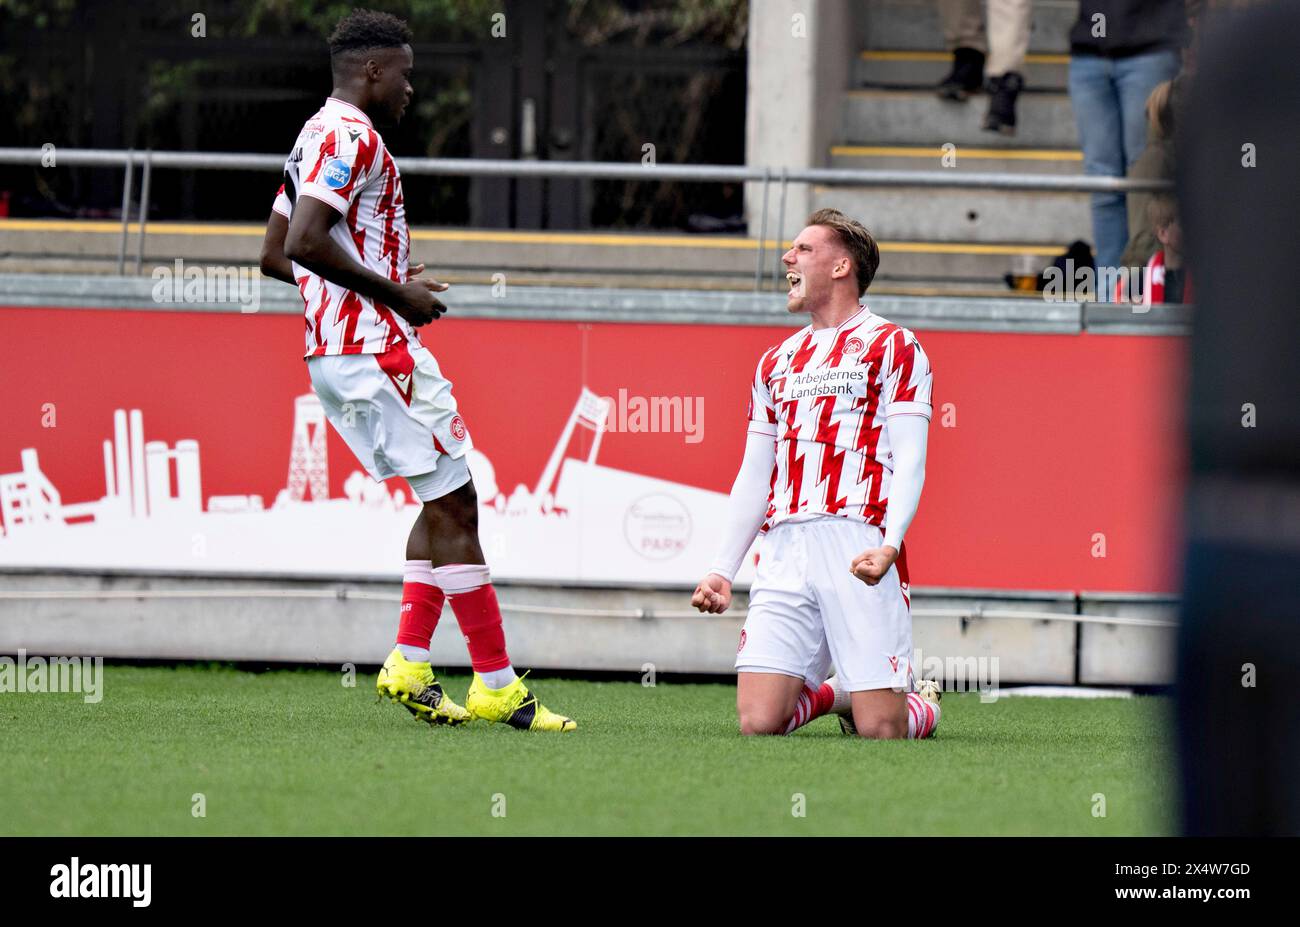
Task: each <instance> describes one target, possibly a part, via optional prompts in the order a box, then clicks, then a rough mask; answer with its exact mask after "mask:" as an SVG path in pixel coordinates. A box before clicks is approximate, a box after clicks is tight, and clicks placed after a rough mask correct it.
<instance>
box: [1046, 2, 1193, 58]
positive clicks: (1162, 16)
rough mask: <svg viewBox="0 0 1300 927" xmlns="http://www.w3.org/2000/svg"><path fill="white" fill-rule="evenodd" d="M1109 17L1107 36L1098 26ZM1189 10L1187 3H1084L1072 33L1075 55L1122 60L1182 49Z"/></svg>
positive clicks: (1071, 48)
mask: <svg viewBox="0 0 1300 927" xmlns="http://www.w3.org/2000/svg"><path fill="white" fill-rule="evenodd" d="M1097 14H1101V15H1102V16H1104V17H1105V19H1104V20H1101V21H1099V22H1101V23H1102V24H1104V26H1105V29H1104V32H1105V35H1102V36H1094V35H1093V32H1094V31H1101V30H1099V29H1098V27H1097V25H1096V24H1095V23H1094V18H1095V17H1096V16H1097ZM1186 35H1187V11H1186V9H1185V8H1184V5H1183V0H1080V2H1079V18H1078V19H1077V20H1075V23H1074V28H1072V29H1071V30H1070V50H1071V52H1073V53H1074V54H1085V55H1087V54H1091V55H1105V56H1106V57H1108V58H1122V57H1125V56H1128V55H1137V54H1140V53H1142V52H1153V51H1161V50H1163V49H1171V48H1172V49H1178V48H1182V47H1183V45H1184V44H1186Z"/></svg>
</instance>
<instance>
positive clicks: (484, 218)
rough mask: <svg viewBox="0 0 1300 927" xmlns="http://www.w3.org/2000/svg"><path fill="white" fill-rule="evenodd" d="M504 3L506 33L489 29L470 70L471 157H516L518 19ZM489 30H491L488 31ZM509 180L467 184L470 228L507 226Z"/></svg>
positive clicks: (490, 179) (478, 179) (476, 180)
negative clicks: (515, 114)
mask: <svg viewBox="0 0 1300 927" xmlns="http://www.w3.org/2000/svg"><path fill="white" fill-rule="evenodd" d="M519 5H520V4H518V3H514V2H511V3H507V4H506V11H505V12H506V19H505V22H504V26H505V35H504V36H495V35H492V33H491V32H490V31H489V32H488V34H487V37H486V38H484V39H483V41H482V42H481V43H480V44H479V48H480V58H479V61H478V64H477V66H476V68H475V71H474V127H473V133H472V135H473V156H474V157H475V158H493V159H510V158H513V157H515V145H516V126H515V119H514V111H515V62H514V59H515V43H516V42H517V36H518V35H519V28H520V25H521V23H520V21H519V19H518V17H517V16H516V14H515V9H516V7H518V6H519ZM493 25H495V24H493ZM488 28H489V29H491V26H489V27H488ZM511 183H512V181H511V180H510V178H508V177H475V178H473V180H471V182H470V214H469V221H470V224H471V225H473V226H475V227H477V228H509V227H510V226H511V224H512V218H513V217H512V216H511V214H510V186H511Z"/></svg>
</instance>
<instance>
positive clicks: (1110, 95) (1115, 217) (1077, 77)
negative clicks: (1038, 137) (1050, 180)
mask: <svg viewBox="0 0 1300 927" xmlns="http://www.w3.org/2000/svg"><path fill="white" fill-rule="evenodd" d="M1111 75H1112V63H1111V62H1110V61H1109V60H1108V59H1106V58H1102V57H1100V56H1098V55H1074V56H1072V57H1071V58H1070V105H1071V106H1072V107H1073V108H1074V120H1075V123H1076V124H1077V125H1078V128H1079V144H1080V145H1081V146H1082V148H1083V170H1084V173H1087V174H1093V175H1100V176H1108V177H1123V176H1124V119H1123V114H1122V112H1121V109H1120V99H1119V92H1118V90H1117V89H1116V87H1115V84H1114V82H1113V80H1112V79H1111ZM1092 235H1093V238H1094V239H1095V241H1094V242H1093V246H1094V248H1095V250H1096V252H1097V271H1098V280H1099V281H1102V280H1104V279H1105V277H1104V276H1103V275H1102V268H1107V267H1109V268H1113V267H1116V266H1117V265H1118V264H1119V259H1120V255H1121V254H1123V252H1124V245H1125V244H1127V242H1128V214H1127V213H1126V212H1125V209H1124V195H1123V194H1122V193H1094V194H1093V195H1092ZM1099 289H1100V287H1099ZM1097 298H1098V299H1110V296H1109V294H1107V293H1099V294H1098V297H1097Z"/></svg>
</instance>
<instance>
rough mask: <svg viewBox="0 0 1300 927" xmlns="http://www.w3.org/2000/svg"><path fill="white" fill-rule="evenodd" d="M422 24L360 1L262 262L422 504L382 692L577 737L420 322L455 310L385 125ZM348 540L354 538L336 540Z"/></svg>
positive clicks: (320, 369)
mask: <svg viewBox="0 0 1300 927" xmlns="http://www.w3.org/2000/svg"><path fill="white" fill-rule="evenodd" d="M410 42H411V33H410V30H409V29H408V28H407V27H406V24H405V23H404V22H402V21H401V20H399V19H397V18H396V17H394V16H391V15H389V14H387V13H374V12H370V11H368V10H356V11H354V12H352V13H350V14H348V15H347V16H345V17H344V18H343V19H342V21H340V22H339V24H338V27H337V28H336V29H335V30H334V33H333V35H331V37H330V64H331V68H332V70H333V74H334V91H333V93H332V94H331V95H330V97H329V99H328V100H326V101H325V104H324V106H322V107H321V109H320V111H319V112H317V113H316V114H315V115H314V116H312V117H311V118H310V119H309V120H307V123H306V124H305V125H304V126H303V128H302V131H301V132H300V133H299V135H298V141H297V143H296V144H295V145H294V148H293V153H292V154H291V155H290V156H289V159H288V161H287V163H286V164H285V169H284V186H283V187H282V188H281V191H280V193H279V195H278V196H277V197H276V201H275V206H274V210H275V211H274V212H273V213H272V215H271V219H270V221H269V223H268V225H267V231H266V240H265V242H264V244H263V246H262V271H263V273H265V274H267V275H268V276H272V277H276V278H277V279H280V280H284V281H285V282H287V283H292V284H295V285H297V287H298V289H299V291H300V292H301V294H302V297H303V301H304V303H305V308H306V328H307V333H306V337H307V346H306V359H307V369H308V371H309V373H310V374H311V382H312V388H313V389H314V390H315V392H316V395H317V396H318V397H319V398H320V402H321V405H322V406H323V407H324V409H325V413H326V415H327V416H328V418H329V420H330V424H331V425H333V426H334V428H335V430H336V431H338V433H339V434H340V435H341V436H342V437H343V439H344V440H345V441H346V442H347V444H348V447H349V448H351V450H352V453H353V454H355V455H356V457H357V460H359V461H360V462H361V464H362V465H363V466H364V467H365V468H366V471H367V472H368V473H369V474H370V475H371V476H372V477H373V478H374V479H376V480H386V479H390V478H392V477H395V476H401V477H404V478H405V479H406V481H407V482H408V483H409V484H410V486H411V489H412V491H413V492H414V493H415V495H416V496H417V497H418V498H419V499H420V501H421V502H422V503H423V507H422V508H421V510H420V514H419V515H418V516H417V517H416V520H415V526H414V527H413V528H412V529H411V534H410V537H409V538H408V539H407V542H406V564H405V569H404V580H405V582H404V585H403V588H402V612H401V620H400V624H399V626H398V631H397V642H396V644H395V645H394V647H393V650H392V652H391V653H390V654H389V655H388V659H387V660H386V661H385V662H384V666H383V669H381V670H380V672H379V681H378V688H379V693H380V694H381V695H384V696H387V697H388V698H390V699H392V700H393V701H395V702H397V703H399V704H401V705H403V706H404V707H405V708H406V709H407V710H408V711H410V712H411V714H413V715H414V716H415V717H416V718H418V719H419V720H421V721H427V722H429V723H430V724H453V725H455V724H461V723H464V722H465V721H468V720H470V719H471V718H482V719H485V720H488V721H498V722H501V723H504V724H508V725H510V726H512V727H516V728H521V729H524V730H533V731H538V730H543V731H572V730H574V729H575V728H576V727H577V725H576V724H575V723H574V722H573V721H572V720H571V719H569V718H565V717H563V716H561V715H558V714H556V713H555V712H552V711H548V710H547V709H546V708H545V707H544V706H543V705H541V704H540V703H539V702H538V701H537V697H536V695H535V694H534V693H532V692H530V691H529V689H528V687H527V686H526V685H525V684H524V682H523V680H522V679H520V678H519V677H518V676H517V675H516V674H515V671H514V669H513V667H512V666H511V664H510V657H509V656H508V655H507V654H506V639H505V634H504V632H503V631H502V627H501V609H500V606H499V605H498V603H497V597H496V592H495V591H494V589H493V587H492V580H491V575H490V573H489V572H488V568H487V565H486V561H485V560H484V558H483V549H482V547H481V546H480V545H479V539H478V499H477V496H476V494H475V492H474V483H473V481H472V480H471V479H470V472H469V467H468V465H467V464H466V461H465V455H466V453H467V452H468V451H469V450H470V448H471V447H473V444H472V442H471V440H470V436H469V431H468V430H467V428H466V427H465V422H464V420H463V419H462V418H461V417H460V414H459V413H458V411H457V406H456V400H455V398H454V397H453V396H452V394H451V383H450V382H449V381H448V380H447V379H446V378H445V377H443V375H442V372H441V370H440V369H439V368H438V362H437V360H435V359H434V357H433V355H432V354H431V353H429V350H428V349H427V348H425V347H424V346H422V345H421V344H420V340H419V337H418V336H417V335H416V333H415V329H416V328H417V327H419V326H421V325H424V324H427V323H428V322H431V321H433V320H434V319H436V318H438V316H439V314H440V313H442V312H445V311H446V309H445V307H444V306H443V305H442V303H441V302H439V301H438V299H437V298H436V297H435V296H434V295H433V294H434V293H436V292H441V291H443V290H445V289H447V285H446V284H441V283H437V282H436V281H433V280H429V279H427V278H421V279H416V276H417V275H418V274H419V273H420V272H421V271H422V270H423V269H424V265H422V264H421V265H417V266H415V267H408V257H409V251H410V234H409V232H408V230H407V226H406V210H405V207H404V205H403V198H402V180H401V176H400V175H399V174H398V171H397V165H396V164H395V163H394V161H393V159H392V157H391V156H390V155H389V153H388V149H387V148H385V147H384V141H383V139H382V138H381V137H380V135H379V133H378V132H377V131H376V129H375V123H386V124H388V125H393V124H396V123H397V121H398V120H399V119H400V118H401V116H402V114H403V113H404V112H405V111H406V107H407V104H408V103H409V102H410V98H411V94H412V89H411V85H410V82H409V77H410V74H411V67H412V63H413V59H412V54H411V45H410ZM340 541H341V542H345V541H346V539H342V538H341V539H340ZM444 600H446V601H450V603H451V609H452V611H453V612H454V613H455V615H456V620H457V621H458V622H459V623H460V630H461V632H462V633H463V634H464V636H465V641H466V643H467V644H468V646H469V655H470V663H471V664H472V665H473V667H474V681H473V682H472V683H471V684H470V688H469V694H468V696H467V697H466V699H465V707H461V706H460V705H458V704H456V703H455V702H454V701H452V700H451V698H450V697H449V696H448V695H447V694H446V693H445V692H444V691H443V688H442V685H441V683H439V682H438V680H437V678H436V677H435V676H434V675H433V670H432V668H431V667H430V665H429V644H430V642H431V640H432V638H433V631H434V627H435V626H436V625H437V623H438V617H439V615H440V614H441V613H442V606H443V602H444Z"/></svg>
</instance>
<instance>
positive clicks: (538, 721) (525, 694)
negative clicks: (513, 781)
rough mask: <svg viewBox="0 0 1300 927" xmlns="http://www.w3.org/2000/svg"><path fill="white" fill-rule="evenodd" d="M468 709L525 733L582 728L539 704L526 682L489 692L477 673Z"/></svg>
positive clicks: (466, 705) (521, 681)
mask: <svg viewBox="0 0 1300 927" xmlns="http://www.w3.org/2000/svg"><path fill="white" fill-rule="evenodd" d="M465 707H466V708H468V709H469V713H470V715H472V716H473V717H475V718H482V719H483V720H485V721H497V722H499V723H501V724H508V725H510V726H511V727H517V728H519V730H521V731H558V732H561V733H566V734H567V733H568V732H569V731H576V730H577V729H578V725H577V723H576V722H575V721H574V720H573V719H572V718H566V717H564V716H563V715H557V714H556V713H555V712H553V711H551V710H549V709H548V708H546V706H544V705H543V704H542V703H541V702H539V701H537V696H535V695H533V694H532V693H531V692H529V691H528V687H527V686H525V685H524V681H523V679H516V680H515V681H514V682H512V683H510V685H508V686H506V687H505V688H504V689H489V688H488V687H487V686H486V685H485V684H484V682H483V677H482V676H480V675H479V674H478V673H475V674H474V681H473V682H471V683H470V684H469V694H468V695H466V696H465Z"/></svg>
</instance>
